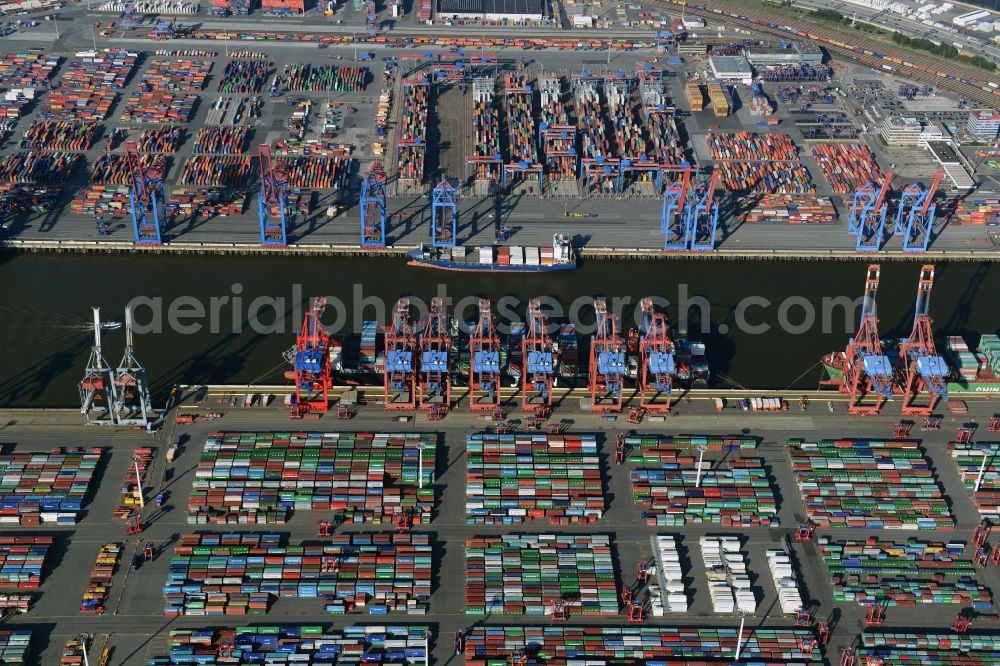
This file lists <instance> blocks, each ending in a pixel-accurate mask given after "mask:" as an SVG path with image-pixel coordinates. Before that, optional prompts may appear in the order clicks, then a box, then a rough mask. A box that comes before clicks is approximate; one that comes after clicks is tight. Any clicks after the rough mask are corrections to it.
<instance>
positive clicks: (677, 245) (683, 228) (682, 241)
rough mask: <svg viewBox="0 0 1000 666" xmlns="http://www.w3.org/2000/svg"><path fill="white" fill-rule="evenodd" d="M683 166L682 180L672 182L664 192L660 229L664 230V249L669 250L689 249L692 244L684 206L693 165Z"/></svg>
mask: <svg viewBox="0 0 1000 666" xmlns="http://www.w3.org/2000/svg"><path fill="white" fill-rule="evenodd" d="M682 166H683V171H682V175H681V180H680V182H676V181H674V182H672V183H670V184H669V185H667V187H666V189H665V190H664V193H663V209H662V211H661V213H660V230H661V231H662V232H663V249H664V250H669V251H683V250H687V249H688V248H689V247H690V245H691V241H690V238H689V237H688V227H687V216H686V212H685V211H686V209H685V208H684V204H685V201H686V199H687V195H688V188H689V186H690V183H691V165H690V164H684V165H682Z"/></svg>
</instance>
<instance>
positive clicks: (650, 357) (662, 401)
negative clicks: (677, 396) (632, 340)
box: [638, 298, 674, 414]
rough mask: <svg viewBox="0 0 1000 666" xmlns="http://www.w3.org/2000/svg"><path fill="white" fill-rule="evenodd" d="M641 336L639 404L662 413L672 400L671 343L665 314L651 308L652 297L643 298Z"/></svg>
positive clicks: (650, 410)
mask: <svg viewBox="0 0 1000 666" xmlns="http://www.w3.org/2000/svg"><path fill="white" fill-rule="evenodd" d="M639 306H640V307H641V308H642V331H641V335H642V338H641V340H640V342H639V366H640V367H639V386H638V388H639V406H640V407H641V408H642V409H644V410H646V411H647V412H649V413H652V414H665V413H667V412H669V411H670V405H671V403H672V396H671V388H672V385H673V381H674V343H673V341H672V340H671V339H670V330H669V328H668V326H667V316H666V315H665V314H663V313H662V312H656V311H655V310H654V309H653V299H651V298H644V299H642V301H641V302H640V304H639Z"/></svg>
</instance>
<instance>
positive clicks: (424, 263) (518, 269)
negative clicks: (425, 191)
mask: <svg viewBox="0 0 1000 666" xmlns="http://www.w3.org/2000/svg"><path fill="white" fill-rule="evenodd" d="M409 256H410V260H409V265H410V266H418V267H420V268H436V269H438V270H442V271H457V272H460V273H551V272H552V271H569V270H573V269H574V268H576V263H577V261H576V251H575V250H574V249H573V245H572V244H571V242H570V240H569V237H568V236H566V235H564V234H553V236H552V245H549V246H544V247H539V246H531V245H525V246H522V245H509V246H508V245H479V246H475V247H462V246H454V247H428V246H426V245H421V246H420V247H419V248H417V249H416V250H413V251H412V252H410V255H409Z"/></svg>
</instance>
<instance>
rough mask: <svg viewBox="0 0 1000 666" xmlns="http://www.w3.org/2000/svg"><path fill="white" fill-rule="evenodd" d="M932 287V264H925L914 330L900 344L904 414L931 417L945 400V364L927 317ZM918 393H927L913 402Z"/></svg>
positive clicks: (918, 293)
mask: <svg viewBox="0 0 1000 666" xmlns="http://www.w3.org/2000/svg"><path fill="white" fill-rule="evenodd" d="M933 288H934V264H924V265H923V266H922V267H921V269H920V279H919V280H918V281H917V301H916V305H915V306H914V313H913V330H912V331H910V335H909V337H908V338H906V339H905V340H903V341H902V342H901V343H900V345H899V355H900V358H901V359H902V362H903V366H904V367H903V377H902V382H901V386H900V388H901V390H902V393H903V416H930V415H931V413H932V412H933V411H934V407H935V406H936V405H937V403H938V401H939V400H947V399H948V364H947V363H945V360H944V359H943V358H941V357H940V356H938V354H937V349H936V348H935V346H934V329H933V324H932V321H931V317H930V305H931V289H933ZM921 395H926V400H925V401H924V402H923V404H920V405H918V404H916V401H917V399H918V398H919V397H920V396H921Z"/></svg>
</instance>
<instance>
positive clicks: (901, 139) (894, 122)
mask: <svg viewBox="0 0 1000 666" xmlns="http://www.w3.org/2000/svg"><path fill="white" fill-rule="evenodd" d="M879 133H880V134H881V135H882V139H883V140H885V143H886V145H887V146H890V147H893V148H914V147H916V148H927V147H928V145H929V144H931V143H944V144H950V143H951V139H949V138H947V137H945V135H944V131H943V130H942V129H941V127H940V126H939V125H935V124H934V123H921V122H920V121H919V120H917V119H916V118H886V119H885V120H883V121H882V127H881V129H880V131H879Z"/></svg>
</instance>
